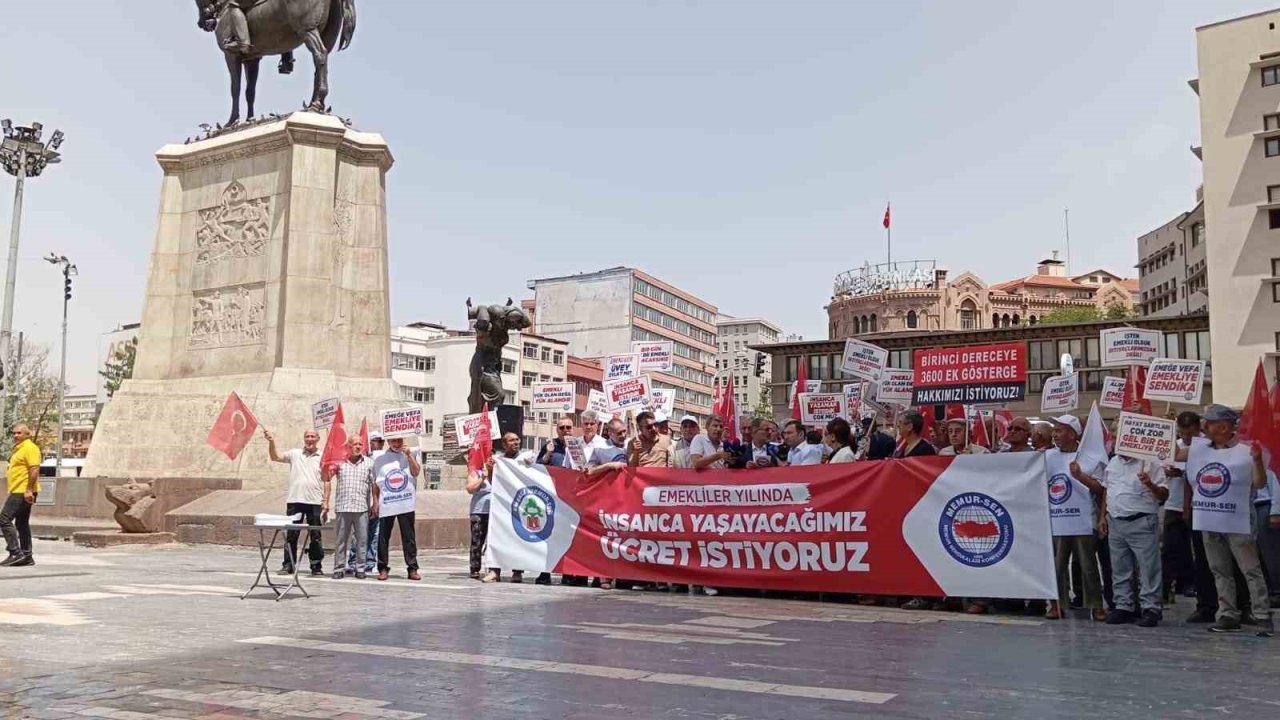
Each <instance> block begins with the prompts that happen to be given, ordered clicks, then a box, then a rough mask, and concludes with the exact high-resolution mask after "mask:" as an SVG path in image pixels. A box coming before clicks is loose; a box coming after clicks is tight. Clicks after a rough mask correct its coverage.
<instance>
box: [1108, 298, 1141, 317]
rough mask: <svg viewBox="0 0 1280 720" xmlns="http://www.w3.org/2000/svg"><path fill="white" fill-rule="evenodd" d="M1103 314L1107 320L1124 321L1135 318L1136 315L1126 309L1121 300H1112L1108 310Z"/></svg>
mask: <svg viewBox="0 0 1280 720" xmlns="http://www.w3.org/2000/svg"><path fill="white" fill-rule="evenodd" d="M1102 314H1103V317H1105V318H1106V319H1107V320H1124V319H1125V318H1129V317H1133V315H1134V314H1135V313H1134V312H1133V311H1131V310H1130V309H1129V308H1127V307H1125V306H1124V303H1122V302H1120V301H1119V300H1112V301H1111V302H1109V303H1107V309H1106V310H1104V311H1103V313H1102Z"/></svg>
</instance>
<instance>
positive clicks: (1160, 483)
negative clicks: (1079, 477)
mask: <svg viewBox="0 0 1280 720" xmlns="http://www.w3.org/2000/svg"><path fill="white" fill-rule="evenodd" d="M1102 486H1103V487H1105V488H1106V489H1107V491H1106V493H1104V494H1103V495H1102V513H1101V519H1100V521H1099V522H1100V523H1101V524H1102V527H1101V528H1100V529H1101V530H1102V533H1101V534H1102V535H1105V536H1107V542H1108V543H1109V544H1110V546H1111V577H1112V587H1113V588H1114V598H1115V609H1114V610H1112V611H1111V612H1110V613H1108V614H1107V624H1108V625H1121V624H1124V623H1129V622H1133V621H1134V620H1135V619H1137V620H1138V627H1155V626H1157V625H1159V624H1160V620H1161V619H1163V617H1164V615H1163V611H1162V610H1161V607H1160V599H1161V598H1160V533H1159V512H1160V505H1161V504H1162V503H1164V502H1165V501H1166V500H1168V499H1169V487H1168V482H1167V481H1166V480H1165V477H1164V472H1163V471H1162V469H1161V468H1160V466H1159V465H1158V464H1156V463H1150V462H1147V461H1145V460H1143V459H1141V458H1132V457H1126V456H1124V455H1116V456H1115V457H1113V458H1111V460H1110V461H1108V462H1107V467H1106V469H1104V470H1103V471H1102ZM1135 566H1136V567H1135ZM1135 572H1136V573H1137V575H1138V579H1139V582H1138V585H1139V592H1140V595H1139V598H1138V601H1139V603H1140V604H1141V612H1142V615H1141V617H1140V618H1139V617H1138V614H1137V612H1136V610H1137V608H1134V606H1133V595H1134V592H1133V591H1134V588H1133V586H1134V581H1133V576H1134V574H1135Z"/></svg>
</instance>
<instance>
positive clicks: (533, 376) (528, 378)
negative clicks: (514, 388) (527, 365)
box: [520, 372, 538, 387]
mask: <svg viewBox="0 0 1280 720" xmlns="http://www.w3.org/2000/svg"><path fill="white" fill-rule="evenodd" d="M536 382H538V373H531V372H523V373H520V387H533V384H534V383H536Z"/></svg>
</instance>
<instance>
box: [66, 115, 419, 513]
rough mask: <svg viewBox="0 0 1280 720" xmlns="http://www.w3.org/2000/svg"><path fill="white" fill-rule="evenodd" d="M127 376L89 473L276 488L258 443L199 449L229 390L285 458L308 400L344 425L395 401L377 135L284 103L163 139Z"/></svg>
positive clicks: (373, 417)
mask: <svg viewBox="0 0 1280 720" xmlns="http://www.w3.org/2000/svg"><path fill="white" fill-rule="evenodd" d="M156 159H157V160H158V161H159V163H160V165H161V167H162V168H163V169H164V180H163V183H162V187H161V198H160V213H159V217H158V220H157V230H156V242H155V249H154V252H153V253H152V256H151V264H150V272H149V276H148V279H147V295H146V304H145V309H144V312H143V318H142V327H141V330H140V331H139V338H138V351H137V359H136V362H135V364H134V373H133V379H131V380H127V381H125V383H124V384H123V385H122V386H121V388H120V390H119V391H117V392H116V394H115V396H114V397H113V398H112V400H111V401H110V402H108V403H107V405H106V406H105V407H104V408H103V412H102V416H101V417H100V418H99V421H98V425H97V429H96V431H95V433H94V439H93V440H94V441H93V443H92V445H91V446H90V450H89V456H88V459H87V462H86V465H85V469H84V472H83V474H84V476H86V477H96V476H107V477H173V476H180V477H197V478H198V477H233V478H238V479H240V480H241V481H242V482H243V487H244V488H245V489H258V488H269V487H276V486H279V485H280V483H281V482H283V478H284V476H285V474H286V472H287V466H285V465H281V464H278V463H270V462H268V458H267V448H266V442H265V441H263V440H261V439H260V438H259V439H255V440H254V441H253V442H251V443H250V445H249V446H248V448H246V450H245V451H244V452H243V453H242V454H241V455H240V457H239V458H237V459H236V460H235V461H229V460H227V458H226V457H225V456H224V455H221V454H220V453H218V452H217V451H215V450H213V449H212V448H211V447H209V446H208V445H207V443H206V438H207V436H208V432H209V429H210V427H212V425H213V422H214V419H215V418H216V416H217V414H218V412H219V410H220V409H221V407H222V403H223V402H224V401H225V399H226V397H227V394H228V393H230V392H231V391H235V392H236V393H238V394H239V395H240V397H241V398H242V399H243V400H244V401H245V403H246V404H248V405H249V407H250V408H251V409H252V410H253V412H254V414H255V415H256V416H257V418H258V420H259V422H260V423H261V424H262V426H263V427H265V428H267V429H269V430H271V431H272V432H273V433H274V434H275V436H276V442H277V446H278V447H279V449H280V450H281V451H282V452H283V451H284V450H285V449H287V448H290V447H296V446H297V445H299V444H300V442H301V438H302V433H303V431H304V430H306V429H308V428H310V427H311V426H312V422H311V405H312V404H313V403H316V402H319V401H320V400H324V399H327V398H332V397H338V398H340V399H341V401H342V406H343V413H344V415H345V416H346V421H347V427H348V431H353V430H355V429H356V428H358V427H359V424H360V420H361V418H362V417H367V418H368V419H369V422H370V426H371V428H376V427H377V424H378V411H379V410H383V409H387V408H390V407H400V406H402V405H404V403H403V402H402V401H401V400H400V397H399V390H398V388H397V387H396V385H395V383H394V382H393V381H392V380H391V357H390V352H391V351H390V325H391V318H390V308H389V304H388V293H387V284H388V283H387V238H386V204H385V189H384V179H385V175H386V172H387V170H388V169H390V167H391V164H392V156H391V152H390V151H389V150H388V148H387V145H386V142H385V141H384V140H383V139H382V137H381V136H380V135H377V134H373V133H362V132H357V131H355V130H352V129H350V128H348V127H346V126H345V125H344V124H343V123H342V122H341V121H340V120H338V119H337V118H335V117H332V116H328V115H317V114H312V113H295V114H293V115H292V116H290V117H288V118H284V119H281V120H279V121H277V122H271V123H266V124H263V125H258V126H254V127H249V128H246V129H244V130H240V131H237V132H233V133H229V134H225V135H221V136H218V137H215V138H211V139H208V140H202V141H199V142H194V143H190V144H187V145H166V146H165V147H164V148H162V149H161V150H160V151H159V152H158V153H157V154H156Z"/></svg>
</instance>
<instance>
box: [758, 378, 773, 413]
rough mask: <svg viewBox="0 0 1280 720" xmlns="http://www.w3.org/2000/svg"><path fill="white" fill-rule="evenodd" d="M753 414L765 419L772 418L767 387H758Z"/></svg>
mask: <svg viewBox="0 0 1280 720" xmlns="http://www.w3.org/2000/svg"><path fill="white" fill-rule="evenodd" d="M755 416H756V417H758V418H764V419H765V420H772V419H773V403H771V402H769V388H768V387H765V386H763V385H762V386H761V387H760V397H759V398H758V399H757V400H756V409H755Z"/></svg>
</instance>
